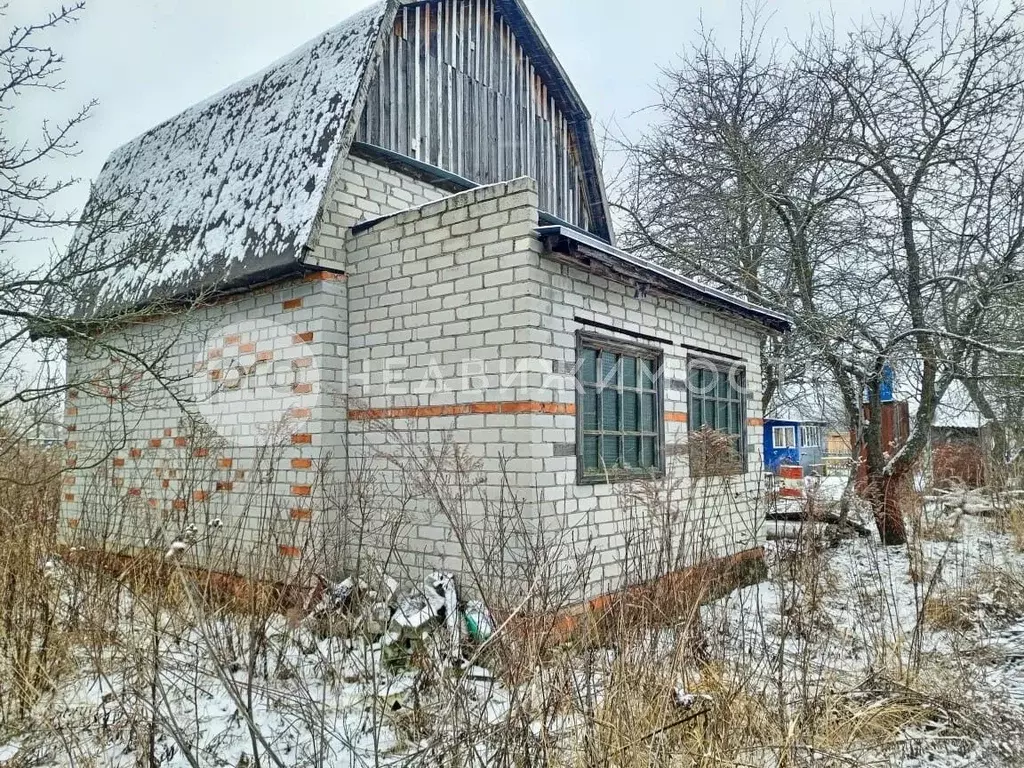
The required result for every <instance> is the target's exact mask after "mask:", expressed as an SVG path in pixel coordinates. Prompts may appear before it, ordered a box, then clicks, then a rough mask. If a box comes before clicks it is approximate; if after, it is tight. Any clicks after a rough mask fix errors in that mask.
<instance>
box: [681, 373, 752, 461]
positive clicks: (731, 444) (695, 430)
mask: <svg viewBox="0 0 1024 768" xmlns="http://www.w3.org/2000/svg"><path fill="white" fill-rule="evenodd" d="M688 370H689V376H688V379H687V389H688V390H689V394H690V403H689V414H688V417H687V422H688V424H689V432H690V469H691V473H693V474H695V475H718V474H736V473H739V472H743V471H744V469H745V468H746V452H747V418H746V397H745V395H744V390H745V388H746V372H745V371H744V369H743V368H740V367H736V366H730V365H729V364H727V363H719V362H715V361H712V360H706V359H693V360H691V361H690V364H689V367H688Z"/></svg>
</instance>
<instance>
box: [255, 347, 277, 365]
mask: <svg viewBox="0 0 1024 768" xmlns="http://www.w3.org/2000/svg"><path fill="white" fill-rule="evenodd" d="M273 359H274V353H273V352H272V351H271V350H269V349H265V350H263V351H262V352H258V353H256V362H258V363H266V362H269V361H270V360H273Z"/></svg>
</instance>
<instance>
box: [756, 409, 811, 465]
mask: <svg viewBox="0 0 1024 768" xmlns="http://www.w3.org/2000/svg"><path fill="white" fill-rule="evenodd" d="M825 426H826V424H825V422H824V421H820V420H813V421H808V420H798V419H793V418H787V419H783V418H778V419H773V418H768V419H765V421H764V464H765V466H766V467H767V468H768V469H769V470H770V471H771V472H774V473H775V474H778V472H779V467H780V466H781V465H783V464H790V465H795V464H799V465H800V466H801V467H803V468H804V474H807V475H809V474H811V473H812V472H813V471H815V468H816V467H817V466H818V465H820V464H822V463H823V462H824V459H825V441H826V429H825Z"/></svg>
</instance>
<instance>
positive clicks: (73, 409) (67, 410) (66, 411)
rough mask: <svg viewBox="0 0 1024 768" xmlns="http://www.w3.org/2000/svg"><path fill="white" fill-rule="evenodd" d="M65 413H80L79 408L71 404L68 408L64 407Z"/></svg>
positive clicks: (66, 414)
mask: <svg viewBox="0 0 1024 768" xmlns="http://www.w3.org/2000/svg"><path fill="white" fill-rule="evenodd" d="M64 415H65V416H77V415H78V409H77V408H75V407H74V406H73V405H69V406H68V407H67V408H65V409H64Z"/></svg>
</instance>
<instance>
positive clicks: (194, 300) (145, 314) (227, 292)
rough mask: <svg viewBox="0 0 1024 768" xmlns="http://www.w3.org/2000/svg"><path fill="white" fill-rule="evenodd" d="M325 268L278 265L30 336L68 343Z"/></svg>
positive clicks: (60, 321)
mask: <svg viewBox="0 0 1024 768" xmlns="http://www.w3.org/2000/svg"><path fill="white" fill-rule="evenodd" d="M324 271H330V270H326V269H325V268H324V267H323V266H311V265H308V266H307V265H303V264H302V263H300V262H298V261H294V260H289V261H286V262H284V263H281V264H276V265H273V266H271V267H268V268H266V269H263V270H260V271H259V272H250V273H246V274H244V275H240V276H238V277H233V278H228V279H226V280H224V281H223V282H221V283H220V284H219V285H217V286H216V287H215V288H212V289H209V290H207V289H203V288H198V287H194V288H192V289H191V290H185V291H178V292H174V293H168V294H167V295H166V296H164V297H152V296H151V297H148V298H146V299H144V300H142V301H140V302H137V303H136V304H132V305H130V306H126V307H123V308H120V309H118V310H117V312H116V313H113V314H99V315H96V316H95V317H77V316H75V315H70V316H68V317H65V318H52V319H47V320H44V321H40V322H38V323H35V324H33V328H32V329H31V331H30V333H31V335H32V337H33V338H52V339H67V338H71V337H72V336H81V335H83V334H91V333H95V332H101V331H106V330H110V329H111V328H116V327H118V326H120V325H121V324H123V323H127V322H131V321H133V320H141V319H152V318H155V317H162V316H165V315H171V314H174V313H176V312H178V311H180V310H188V309H194V308H196V307H197V306H199V307H201V306H205V305H207V304H213V303H215V302H217V301H222V300H224V299H227V298H230V297H232V296H237V295H241V294H245V293H248V292H250V291H254V290H257V289H258V288H262V287H264V286H267V285H271V284H273V283H277V282H280V281H282V280H287V279H289V278H293V277H298V276H300V275H305V274H308V273H311V272H324Z"/></svg>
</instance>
